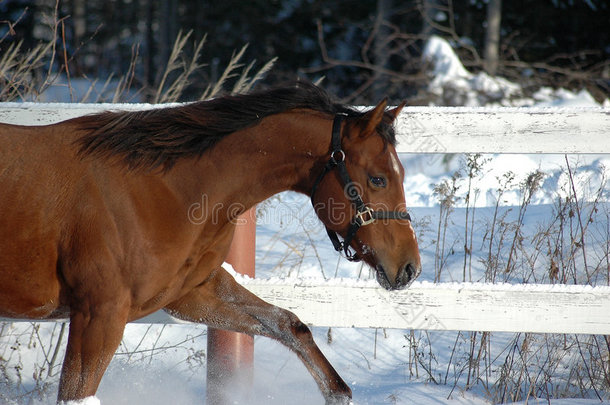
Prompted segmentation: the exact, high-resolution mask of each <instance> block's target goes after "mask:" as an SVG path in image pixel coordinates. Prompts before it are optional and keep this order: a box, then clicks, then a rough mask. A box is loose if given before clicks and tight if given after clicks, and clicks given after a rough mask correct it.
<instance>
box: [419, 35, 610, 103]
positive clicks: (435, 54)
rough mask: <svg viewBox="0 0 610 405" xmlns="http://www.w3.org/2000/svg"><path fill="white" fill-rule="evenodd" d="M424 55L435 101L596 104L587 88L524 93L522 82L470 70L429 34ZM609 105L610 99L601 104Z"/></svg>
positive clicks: (435, 37) (448, 47) (430, 89)
mask: <svg viewBox="0 0 610 405" xmlns="http://www.w3.org/2000/svg"><path fill="white" fill-rule="evenodd" d="M423 58H424V60H425V61H427V62H428V63H429V64H430V65H431V67H432V69H431V70H430V72H429V73H430V76H431V80H430V83H429V85H428V91H429V92H430V93H431V94H433V95H436V97H437V98H436V100H434V104H436V105H447V106H467V107H475V106H484V105H497V106H515V107H532V106H543V107H551V106H552V107H556V106H572V107H575V106H579V107H588V106H591V107H599V104H598V103H597V102H596V101H595V99H594V98H593V97H592V96H591V94H589V92H588V91H587V90H581V91H580V92H578V93H574V92H571V91H569V90H566V89H552V88H549V87H542V88H541V89H540V90H538V91H537V92H536V93H534V94H533V96H532V97H525V96H524V94H523V90H522V89H521V86H520V85H518V84H516V83H512V82H510V81H508V80H506V79H504V78H501V77H491V76H489V75H488V74H487V73H485V72H479V73H476V74H474V73H471V72H469V71H468V70H466V68H465V67H464V66H463V65H462V62H461V61H460V59H459V58H458V56H457V55H456V53H455V52H454V50H453V48H452V47H451V45H450V44H449V43H448V42H447V41H446V40H444V39H443V38H440V37H437V36H432V37H431V38H430V39H429V40H428V41H427V42H426V44H425V46H424V50H423ZM608 105H610V100H606V101H605V102H604V106H608Z"/></svg>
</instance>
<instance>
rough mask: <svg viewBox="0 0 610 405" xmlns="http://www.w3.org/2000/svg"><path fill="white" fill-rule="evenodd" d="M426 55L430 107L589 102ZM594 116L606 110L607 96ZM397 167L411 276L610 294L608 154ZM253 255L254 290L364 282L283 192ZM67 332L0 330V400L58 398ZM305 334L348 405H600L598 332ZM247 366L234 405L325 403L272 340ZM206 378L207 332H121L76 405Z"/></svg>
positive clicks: (186, 390)
mask: <svg viewBox="0 0 610 405" xmlns="http://www.w3.org/2000/svg"><path fill="white" fill-rule="evenodd" d="M424 54H425V55H426V58H428V60H429V61H430V66H431V68H432V70H431V71H430V74H431V76H432V80H431V81H430V85H429V89H428V90H429V91H430V93H431V94H433V95H435V96H436V97H438V99H439V100H441V99H446V98H447V97H452V98H454V99H455V100H456V103H455V104H460V105H465V106H480V105H487V106H489V105H499V106H520V107H531V106H536V107H539V106H545V107H546V106H553V107H561V106H578V107H600V104H598V103H597V102H596V101H595V100H594V99H593V97H591V95H590V94H589V93H588V92H587V91H586V90H582V91H580V92H572V91H568V90H565V89H551V88H541V89H539V90H538V91H537V92H536V93H534V94H533V95H531V96H525V95H524V92H523V91H522V89H521V87H520V86H519V85H518V84H516V83H511V82H510V81H507V80H504V79H502V78H492V77H490V76H488V75H486V74H485V73H477V74H472V73H470V72H469V71H468V70H467V69H466V68H465V67H464V66H462V64H461V63H460V61H459V59H458V58H457V57H456V55H455V54H454V52H453V50H452V48H451V46H450V45H449V44H448V43H447V42H445V41H444V40H442V39H440V38H437V37H432V38H431V39H430V40H429V41H428V42H427V44H426V47H425V51H424ZM74 85H75V86H76V84H74ZM49 91H54V90H53V88H51V89H50V90H49ZM54 97H55V98H56V96H54ZM455 104H454V105H455ZM602 107H605V108H609V107H610V101H609V100H606V101H604V103H603V105H602ZM400 158H401V161H402V163H403V166H404V167H405V169H406V179H405V183H404V188H405V192H406V201H407V205H408V207H409V209H410V211H411V214H412V216H413V219H414V226H415V229H416V232H417V233H418V237H419V242H420V248H421V254H422V261H423V263H422V264H423V273H422V275H421V276H420V278H419V281H443V282H453V281H455V282H461V281H473V282H485V281H487V282H490V281H493V282H509V283H542V284H553V283H566V284H593V285H595V284H604V285H607V284H608V282H609V274H608V273H609V272H610V268H608V250H609V247H608V241H609V240H610V226H609V221H608V219H609V217H610V204H609V201H610V187H609V184H608V177H609V176H610V156H609V155H598V156H591V155H587V156H567V157H566V156H563V155H496V156H492V155H483V156H475V155H468V156H467V155H464V156H445V155H430V154H427V155H415V154H413V155H410V154H401V156H400ZM574 193H575V194H574ZM575 196H576V199H575ZM576 214H580V215H582V216H583V217H584V218H586V219H587V232H586V247H587V250H586V252H585V253H583V251H584V249H582V248H581V247H579V246H577V245H576V246H575V243H574V240H576V239H577V238H576V235H577V234H578V232H577V230H576V228H577V226H576V225H575V222H574V218H575V215H576ZM466 218H468V219H466ZM492 228H493V230H492ZM465 230H466V233H465ZM494 232H495V236H494V235H492V233H494ZM551 242H554V244H552V243H551ZM465 245H467V246H468V247H469V249H468V251H467V252H466V251H465V249H464V246H465ZM507 249H511V250H513V251H514V252H515V257H516V258H517V259H516V260H517V265H516V266H515V267H514V268H511V269H510V270H509V271H504V270H498V269H499V268H503V266H504V265H506V253H507ZM465 255H466V261H467V262H468V265H467V267H466V266H465V265H464V263H465V262H466V261H465ZM256 259H257V268H256V272H257V278H260V279H266V278H283V279H288V280H289V279H303V278H307V279H315V280H327V279H330V278H337V277H339V278H343V279H344V280H343V281H342V282H345V283H350V282H353V281H354V280H362V279H364V280H371V279H374V274H372V273H371V272H370V270H369V269H368V268H366V267H363V266H362V265H361V264H354V263H349V262H347V261H346V260H344V259H342V258H340V257H339V256H338V255H337V253H336V252H334V250H333V249H332V247H331V245H330V243H329V242H328V240H327V237H326V234H325V232H324V229H323V227H322V225H321V224H320V223H319V221H318V220H317V219H316V218H315V215H314V214H313V211H312V209H311V207H310V203H309V200H308V198H307V197H306V196H302V195H297V194H294V193H282V194H280V195H277V196H275V197H273V198H271V199H269V200H268V201H265V202H264V203H262V204H261V205H260V206H259V208H258V231H257V247H256ZM583 260H586V262H587V271H586V272H580V273H578V272H576V271H574V272H573V273H570V272H569V269H570V268H573V269H576V268H581V269H582V268H583V267H584V266H583V264H582V263H583ZM492 262H493V263H492ZM370 316H375V314H370ZM473 316H474V315H473ZM64 327H65V326H64V325H63V324H60V323H35V324H33V323H0V329H1V330H0V336H1V338H0V376H1V377H2V378H0V403H5V404H14V405H17V404H19V405H24V404H28V405H29V404H32V405H33V404H37V405H39V404H54V403H55V398H56V394H57V384H58V378H59V371H60V367H61V359H62V358H63V350H64V345H65V338H64V339H63V342H58V341H57V337H58V336H59V335H60V333H61V330H62V328H64ZM313 333H314V337H315V340H316V342H317V343H318V345H319V346H320V348H321V350H322V351H323V352H324V353H325V355H326V356H327V357H328V359H329V360H330V362H331V363H332V364H333V366H334V367H335V368H336V370H337V371H338V372H339V374H340V375H341V376H342V377H343V378H344V379H345V380H346V382H347V383H348V384H350V386H351V388H352V390H353V394H354V404H357V405H360V404H361V405H364V404H421V405H432V404H491V403H498V402H508V403H530V404H538V403H541V404H542V403H544V404H547V403H552V404H582V405H584V404H597V403H599V402H600V400H608V399H610V395H609V393H610V391H609V390H608V388H609V387H608V384H609V382H608V381H609V380H608V377H607V375H606V373H607V372H608V361H609V358H608V349H607V347H608V346H607V343H606V341H605V340H604V338H603V337H587V336H579V337H568V336H551V335H532V334H511V333H493V334H481V333H478V334H477V333H471V332H468V333H464V332H432V331H417V330H416V331H412V330H395V329H377V330H375V329H341V328H331V329H328V328H313ZM254 370H255V371H254V382H253V387H252V392H251V393H250V394H249V395H248V396H247V399H243V395H245V394H243V393H240V392H239V386H240V384H239V382H236V384H235V387H234V389H235V393H234V395H235V401H236V403H247V404H287V403H290V404H293V405H297V404H308V405H309V404H322V403H323V402H324V401H323V398H322V396H321V395H320V394H319V392H318V389H317V386H316V384H315V383H314V381H313V379H312V378H311V376H310V375H309V373H308V372H307V371H306V369H305V367H304V366H303V365H302V364H301V362H300V361H299V360H298V359H297V357H296V356H295V355H294V354H292V353H291V352H289V351H288V350H287V349H286V348H284V347H283V346H281V345H280V344H278V343H276V342H274V341H271V340H269V339H266V338H260V337H255V360H254ZM205 375H206V327H205V326H201V325H191V324H171V325H148V324H130V325H128V326H127V328H126V330H125V334H124V339H123V342H122V343H121V345H120V347H119V349H118V351H117V353H116V355H115V357H114V359H113V361H112V363H111V365H110V367H109V368H108V371H107V372H106V374H105V376H104V379H103V380H102V384H101V386H100V389H99V391H98V393H97V399H91V400H90V401H88V402H87V403H90V404H94V403H96V402H97V401H98V400H99V401H101V403H102V404H117V405H120V404H137V405H144V404H146V405H167V404H172V405H181V404H194V403H203V402H204V398H205V389H206V388H205V387H206V383H205ZM554 398H562V399H554Z"/></svg>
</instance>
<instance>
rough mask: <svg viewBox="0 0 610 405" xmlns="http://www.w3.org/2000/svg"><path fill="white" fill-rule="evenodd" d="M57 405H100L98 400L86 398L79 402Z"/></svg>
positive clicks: (62, 402)
mask: <svg viewBox="0 0 610 405" xmlns="http://www.w3.org/2000/svg"><path fill="white" fill-rule="evenodd" d="M59 405H100V400H99V399H98V398H96V397H87V398H85V399H81V400H79V401H61V402H59Z"/></svg>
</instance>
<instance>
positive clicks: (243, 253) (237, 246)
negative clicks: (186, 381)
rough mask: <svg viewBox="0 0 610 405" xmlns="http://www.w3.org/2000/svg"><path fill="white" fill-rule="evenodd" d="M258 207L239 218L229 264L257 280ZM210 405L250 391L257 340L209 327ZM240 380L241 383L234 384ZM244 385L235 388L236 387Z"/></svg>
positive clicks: (208, 370) (207, 401) (229, 255)
mask: <svg viewBox="0 0 610 405" xmlns="http://www.w3.org/2000/svg"><path fill="white" fill-rule="evenodd" d="M255 243H256V207H252V208H251V209H250V210H248V211H246V212H245V213H243V214H242V215H241V216H240V217H239V222H238V224H237V226H236V229H235V235H234V236H233V241H232V242H231V248H230V250H229V254H228V256H227V258H226V262H227V263H229V264H231V265H232V266H233V268H234V269H235V270H236V271H237V272H238V273H241V274H245V275H247V276H250V277H254V273H255V264H254V263H255ZM207 352H208V365H207V380H206V381H207V389H206V404H207V405H226V404H229V403H231V402H230V400H229V398H227V393H229V394H233V395H234V394H235V392H236V391H237V392H242V393H243V392H247V391H249V390H250V388H251V386H252V379H253V359H254V340H253V338H252V336H248V335H245V334H242V333H236V332H229V331H226V330H221V329H215V328H208V348H207ZM236 379H238V381H235V380H236ZM236 383H238V384H240V385H241V386H240V387H239V388H238V389H236V386H235V384H236Z"/></svg>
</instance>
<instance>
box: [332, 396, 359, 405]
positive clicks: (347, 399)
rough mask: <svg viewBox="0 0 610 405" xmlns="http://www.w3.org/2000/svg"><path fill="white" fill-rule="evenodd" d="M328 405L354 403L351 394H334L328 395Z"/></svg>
mask: <svg viewBox="0 0 610 405" xmlns="http://www.w3.org/2000/svg"><path fill="white" fill-rule="evenodd" d="M326 405H354V403H353V402H352V398H351V396H349V395H345V394H333V395H331V396H329V397H326Z"/></svg>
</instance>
